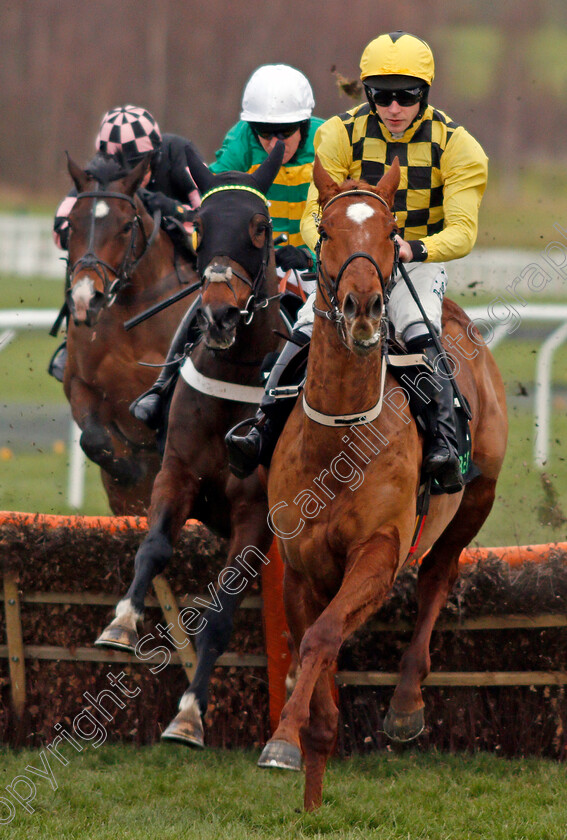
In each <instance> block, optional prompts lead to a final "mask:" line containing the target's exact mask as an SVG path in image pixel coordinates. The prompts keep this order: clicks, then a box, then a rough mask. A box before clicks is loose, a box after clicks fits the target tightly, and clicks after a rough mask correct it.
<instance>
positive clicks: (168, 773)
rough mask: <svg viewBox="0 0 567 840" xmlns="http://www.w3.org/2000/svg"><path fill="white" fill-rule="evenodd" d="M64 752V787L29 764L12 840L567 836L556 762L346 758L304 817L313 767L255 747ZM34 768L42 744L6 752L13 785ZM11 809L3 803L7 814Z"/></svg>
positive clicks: (557, 839)
mask: <svg viewBox="0 0 567 840" xmlns="http://www.w3.org/2000/svg"><path fill="white" fill-rule="evenodd" d="M63 753H64V755H65V756H66V758H67V760H68V762H69V763H68V765H67V766H66V767H63V766H62V765H61V764H59V763H57V762H56V761H54V760H53V759H51V770H52V772H53V775H54V778H55V784H56V785H57V789H56V790H55V791H54V790H53V789H52V787H51V786H50V784H49V782H48V780H47V779H45V778H40V777H38V776H33V775H32V774H31V773H29V771H28V773H27V775H28V777H29V778H32V779H33V780H34V781H35V784H36V788H37V795H36V799H35V800H34V802H33V805H32V807H33V808H34V809H35V812H34V813H33V814H29V813H27V812H26V811H25V810H24V809H23V807H22V806H21V805H19V804H18V805H16V806H15V807H16V813H15V816H14V817H13V819H12V821H11V822H10V823H9V825H8V824H6V825H5V826H4V828H5V830H8V831H9V834H10V837H11V838H12V840H20V839H21V840H24V838H25V840H35V838H41V840H45V838H51V837H54V838H55V837H57V838H59V837H65V838H66V840H71V839H72V840H82V838H88V840H110V839H111V840H122V838H128V840H137V838H144V840H145V838H147V837H157V836H159V837H160V838H163V840H167V838H171V840H174V838H175V840H177V838H179V837H191V838H197V839H198V840H213V838H214V840H218V838H219V837H222V838H223V840H242V838H250V837H254V838H266V840H267V838H270V839H271V838H273V840H285V838H323V837H324V838H341V840H351V838H352V839H353V840H354V838H368V837H376V838H381V840H394V838H395V840H400V838H404V840H426V839H427V840H472V838H478V840H481V838H482V839H483V840H563V838H565V810H564V803H565V797H566V795H567V777H566V775H565V772H564V767H563V766H562V765H560V764H557V763H553V762H550V761H546V760H535V759H529V760H524V759H518V760H505V759H500V758H498V757H496V756H490V755H487V754H477V755H473V756H466V755H463V756H454V755H446V754H439V753H429V754H420V753H415V752H412V751H404V752H403V753H399V754H395V753H381V754H375V755H368V756H365V757H355V758H353V759H349V760H338V759H335V760H333V761H331V762H330V765H329V768H328V771H327V774H326V777H325V787H324V795H323V806H322V807H321V809H320V810H319V811H317V812H315V813H313V814H305V813H303V812H302V810H301V807H302V795H303V774H299V773H297V774H296V773H286V772H281V771H274V772H270V771H265V770H259V769H258V768H257V767H256V766H255V762H256V760H257V755H256V754H255V753H251V752H238V751H232V752H221V751H216V750H207V751H205V752H204V753H201V752H198V753H197V752H193V751H189V750H187V749H186V748H185V747H182V746H176V745H167V746H166V745H157V746H155V747H145V748H142V749H135V748H133V747H128V746H119V745H113V746H108V745H104V746H101V747H99V748H98V749H96V750H95V749H93V748H91V747H87V748H86V749H85V750H84V752H83V753H82V754H78V753H76V752H74V751H73V749H71V748H70V747H69V748H66V749H65V750H63ZM27 766H32V767H35V768H40V769H42V762H41V758H40V756H39V753H38V751H33V752H31V751H25V752H20V753H10V752H8V751H4V752H3V756H2V770H3V772H2V775H3V779H4V780H5V781H4V782H3V784H4V785H8V784H10V783H11V782H12V780H13V778H14V777H15V776H16V775H26V767H27ZM20 789H21V790H22V792H23V789H24V785H23V784H22V786H21V788H20ZM2 793H4V791H2ZM9 816H10V812H9V810H8V808H7V807H6V806H4V807H3V811H2V814H1V817H2V819H6V818H8V817H9Z"/></svg>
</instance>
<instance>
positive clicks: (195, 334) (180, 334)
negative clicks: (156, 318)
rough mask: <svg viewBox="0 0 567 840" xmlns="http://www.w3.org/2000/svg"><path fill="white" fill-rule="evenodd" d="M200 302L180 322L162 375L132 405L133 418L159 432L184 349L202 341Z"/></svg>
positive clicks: (195, 302)
mask: <svg viewBox="0 0 567 840" xmlns="http://www.w3.org/2000/svg"><path fill="white" fill-rule="evenodd" d="M200 302H201V298H200V296H199V297H198V298H197V300H195V301H194V302H193V304H192V305H191V306H190V307H189V309H188V310H187V312H186V313H185V315H184V316H183V318H182V319H181V322H180V324H179V326H178V327H177V330H176V332H175V335H174V336H173V339H172V341H171V344H170V345H169V350H168V351H167V356H166V359H165V362H164V364H163V367H162V369H161V372H160V374H159V376H158V378H157V379H156V381H155V382H154V384H153V385H152V387H151V388H150V389H149V390H148V391H146V392H145V393H143V394H141V395H140V396H139V397H138V398H137V399H135V400H134V402H133V403H132V404H131V405H130V414H132V415H133V416H134V417H135V418H136V419H137V420H141V421H142V423H145V424H146V426H148V427H149V428H150V429H157V428H159V426H160V425H161V424H162V417H163V413H164V409H165V407H166V405H167V398H168V396H169V395H170V394H171V391H172V387H173V385H174V384H175V382H176V380H177V375H178V373H179V368H180V367H181V362H182V361H183V359H184V358H185V347H186V345H187V344H194V343H195V342H196V341H197V340H198V338H199V331H198V329H197V325H196V322H195V315H196V312H197V309H198V308H199V304H200Z"/></svg>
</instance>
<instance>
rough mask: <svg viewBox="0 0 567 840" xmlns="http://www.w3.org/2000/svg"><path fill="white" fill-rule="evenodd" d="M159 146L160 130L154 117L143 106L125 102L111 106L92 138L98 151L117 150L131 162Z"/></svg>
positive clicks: (112, 153) (108, 153) (131, 163)
mask: <svg viewBox="0 0 567 840" xmlns="http://www.w3.org/2000/svg"><path fill="white" fill-rule="evenodd" d="M160 145H161V132H160V130H159V126H158V124H157V122H156V121H155V119H154V118H153V117H152V115H151V114H150V112H149V111H146V110H145V108H137V107H136V106H135V105H124V106H122V107H120V108H112V110H110V111H107V113H106V114H105V115H104V117H103V118H102V122H101V124H100V128H99V130H98V134H97V137H96V140H95V146H96V148H97V150H98V151H100V152H103V153H104V154H107V155H115V154H118V153H120V152H122V154H123V155H124V159H125V160H126V162H127V163H129V164H130V165H133V164H135V163H137V162H138V161H139V160H140V158H141V157H142V156H143V155H145V154H147V153H148V152H155V151H157V149H159V147H160Z"/></svg>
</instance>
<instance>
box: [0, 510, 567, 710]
mask: <svg viewBox="0 0 567 840" xmlns="http://www.w3.org/2000/svg"><path fill="white" fill-rule="evenodd" d="M22 522H23V523H25V522H33V523H35V524H43V525H45V523H48V524H49V525H50V526H53V527H61V528H65V527H69V528H72V527H74V526H75V524H76V522H80V523H81V525H82V526H85V524H86V525H88V526H89V527H93V528H99V529H100V528H103V529H104V528H105V527H108V528H112V529H118V530H120V528H123V527H124V528H125V527H132V528H136V529H139V530H140V531H143V530H144V529H145V528H146V527H147V523H146V521H145V520H144V519H138V518H134V517H100V518H97V517H41V516H40V515H32V514H16V513H12V512H5V513H0V546H2V545H3V542H4V541H3V539H2V537H3V532H4V531H5V529H6V528H7V527H8V526H10V525H14V524H17V523H22ZM197 524H198V523H197ZM550 552H555V553H559V554H560V555H561V556H563V554H564V555H565V558H566V560H567V543H552V544H546V545H535V546H519V547H501V548H470V549H467V550H466V551H464V552H463V553H462V555H461V558H460V564H461V566H462V567H466V566H467V565H470V564H482V563H483V562H484V561H486V560H487V558H494V557H497V558H498V559H499V560H501V561H503V562H505V563H507V564H508V565H509V566H510V568H513V567H517V566H520V565H522V564H535V563H543V562H545V560H546V558H548V556H549V554H550ZM273 557H274V556H273V555H272V558H273ZM277 558H279V555H277ZM2 560H3V563H2V566H3V602H2V603H3V608H4V616H5V628H6V640H5V644H3V645H0V659H4V660H6V659H7V660H8V666H9V678H10V696H11V702H12V706H13V710H14V712H15V714H16V716H17V717H18V718H21V717H22V715H23V713H24V710H25V708H26V667H27V665H28V664H29V663H30V662H33V661H39V660H48V661H52V662H94V663H109V664H116V663H133V662H135V660H136V657H135V656H134V655H131V654H128V653H122V652H119V651H104V650H100V649H98V648H94V647H90V646H82V647H81V646H79V647H75V646H74V645H73V644H72V643H69V645H68V646H62V645H59V646H55V645H35V644H24V636H23V631H22V612H23V611H24V610H26V611H27V610H33V609H34V607H37V606H39V605H51V606H53V605H79V606H81V607H101V606H102V607H105V606H108V607H111V606H114V605H115V603H116V599H117V596H115V595H113V594H109V593H108V592H106V593H104V592H93V591H81V590H80V589H79V590H78V591H72V592H63V591H45V590H41V589H37V590H36V589H33V590H31V589H28V588H27V587H26V588H25V589H22V588H21V587H20V584H19V576H18V571H17V569H14V567H13V564H11V563H10V562H8V559H7V558H6V557H3V558H2ZM280 563H281V561H280ZM270 565H271V566H272V568H274V567H276V566H277V563H271V564H270ZM276 574H279V571H278V570H277V569H276ZM154 590H155V596H152V597H148V599H147V602H146V605H147V607H156V608H157V607H159V608H160V609H161V611H162V613H163V615H164V617H165V619H166V622H167V623H168V624H169V623H172V620H173V624H174V626H175V627H177V628H178V631H179V634H180V635H178V636H177V638H176V642H179V645H177V644H176V647H177V651H175V652H172V657H171V665H173V666H178V667H182V668H183V669H184V671H185V673H186V675H187V678H188V680H189V681H190V680H191V675H192V672H193V669H194V667H195V662H196V660H195V653H194V649H193V646H192V644H187V643H186V640H187V639H188V638H189V637H187V636H186V635H185V634H184V632H183V630H182V629H181V624H180V623H179V622H178V621H177V620H176V618H177V617H178V616H179V612H180V610H181V609H183V608H184V607H186V606H198V602H197V601H196V600H195V599H196V598H197V597H200V598H203V597H205V596H203V595H202V593H196V594H194V595H187V596H185V597H183V598H177V599H176V597H175V595H174V594H173V592H172V590H171V587H170V586H169V584H168V582H167V580H166V579H165V577H164V576H163V575H159V576H158V577H157V578H155V580H154ZM278 598H281V589H280V590H277V591H276V593H275V594H274V593H272V605H271V607H270V610H269V611H268V612H271V613H272V612H273V608H272V607H273V604H274V600H277V599H278ZM201 603H202V601H201ZM262 606H263V599H262V597H259V596H248V597H246V598H245V599H244V600H243V602H242V604H241V609H243V610H256V611H260V610H262ZM265 615H266V611H264V617H265ZM277 620H278V621H279V622H280V623H281V620H282V619H281V616H280V617H279V618H278V619H277ZM369 627H370V629H371V630H372V632H377V633H382V632H384V633H392V632H395V633H405V632H408V631H411V630H412V624H411V622H408V621H397V622H396V623H395V624H392V623H390V622H383V621H380V620H372V621H371V622H369ZM565 627H567V614H566V613H565V612H563V613H549V612H540V613H535V614H530V615H523V614H508V615H506V614H499V615H493V616H480V617H470V618H464V619H461V620H458V619H457V620H455V619H451V618H441V619H440V620H439V622H438V623H437V625H436V628H435V629H436V631H441V632H443V631H447V630H449V631H452V632H457V633H460V632H475V633H476V632H481V631H493V630H541V629H543V628H558V629H560V628H565ZM276 632H277V631H276ZM280 635H281V634H280ZM274 638H276V636H272V640H273V639H274ZM280 642H281V639H280ZM272 644H275V646H277V644H278V642H275V643H274V642H273V641H272ZM267 646H268V650H267V653H266V654H263V655H259V654H250V653H239V652H228V653H225V654H223V655H222V656H221V657H220V659H219V660H218V663H217V664H218V665H219V666H224V667H228V668H250V667H254V668H258V667H260V668H267V667H268V663H269V657H270V652H271V653H272V654H273V653H274V651H273V650H272V651H270V640H269V639H267ZM181 648H183V650H182V651H181V652H180V649H181ZM276 658H277V659H278V660H279V671H278V676H277V677H276V678H277V679H279V686H278V687H277V690H276V699H275V702H274V703H273V704H272V708H271V715H270V717H271V719H272V724H273V722H274V721H275V720H277V717H279V711H281V707H282V705H283V702H284V689H283V685H282V681H283V680H284V679H285V674H286V672H287V667H288V665H289V659H288V658H287V659H286V657H285V655H284V654H282V648H281V647H280V648H279V649H278V650H277V651H276ZM155 661H156V657H155V656H154V657H144V662H145V663H147V665H148V666H150V665H151V664H152V663H154V662H155ZM397 679H398V675H397V674H396V673H394V672H380V671H339V672H338V673H337V674H336V683H337V685H339V686H348V685H353V686H355V685H356V686H362V685H364V686H393V685H395V684H396V682H397ZM424 685H426V686H443V687H459V686H461V687H465V686H468V687H471V686H476V687H480V686H507V687H509V686H542V685H543V686H552V685H555V686H564V685H567V671H566V670H565V669H563V668H560V669H557V670H553V671H533V670H529V671H517V670H516V671H474V672H473V671H471V672H469V671H459V672H455V671H443V672H432V673H431V674H430V675H429V676H428V677H427V679H426V680H425V682H424Z"/></svg>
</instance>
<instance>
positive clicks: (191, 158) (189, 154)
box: [185, 143, 215, 195]
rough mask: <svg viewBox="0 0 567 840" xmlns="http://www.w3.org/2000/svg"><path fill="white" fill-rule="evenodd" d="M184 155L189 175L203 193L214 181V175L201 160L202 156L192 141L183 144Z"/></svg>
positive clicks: (202, 193)
mask: <svg viewBox="0 0 567 840" xmlns="http://www.w3.org/2000/svg"><path fill="white" fill-rule="evenodd" d="M185 157H186V159H187V166H188V167H189V171H190V173H191V177H192V178H193V180H194V181H195V184H196V185H197V189H198V190H199V192H200V193H201V195H204V194H205V193H206V192H207V190H210V189H211V187H212V186H213V185H214V183H215V175H214V173H213V172H211V170H210V169H209V167H208V166H206V164H205V163H204V162H203V158H202V157H201V155H200V154H199V152H198V151H197V149H196V148H195V146H194V145H193V143H186V144H185Z"/></svg>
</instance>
